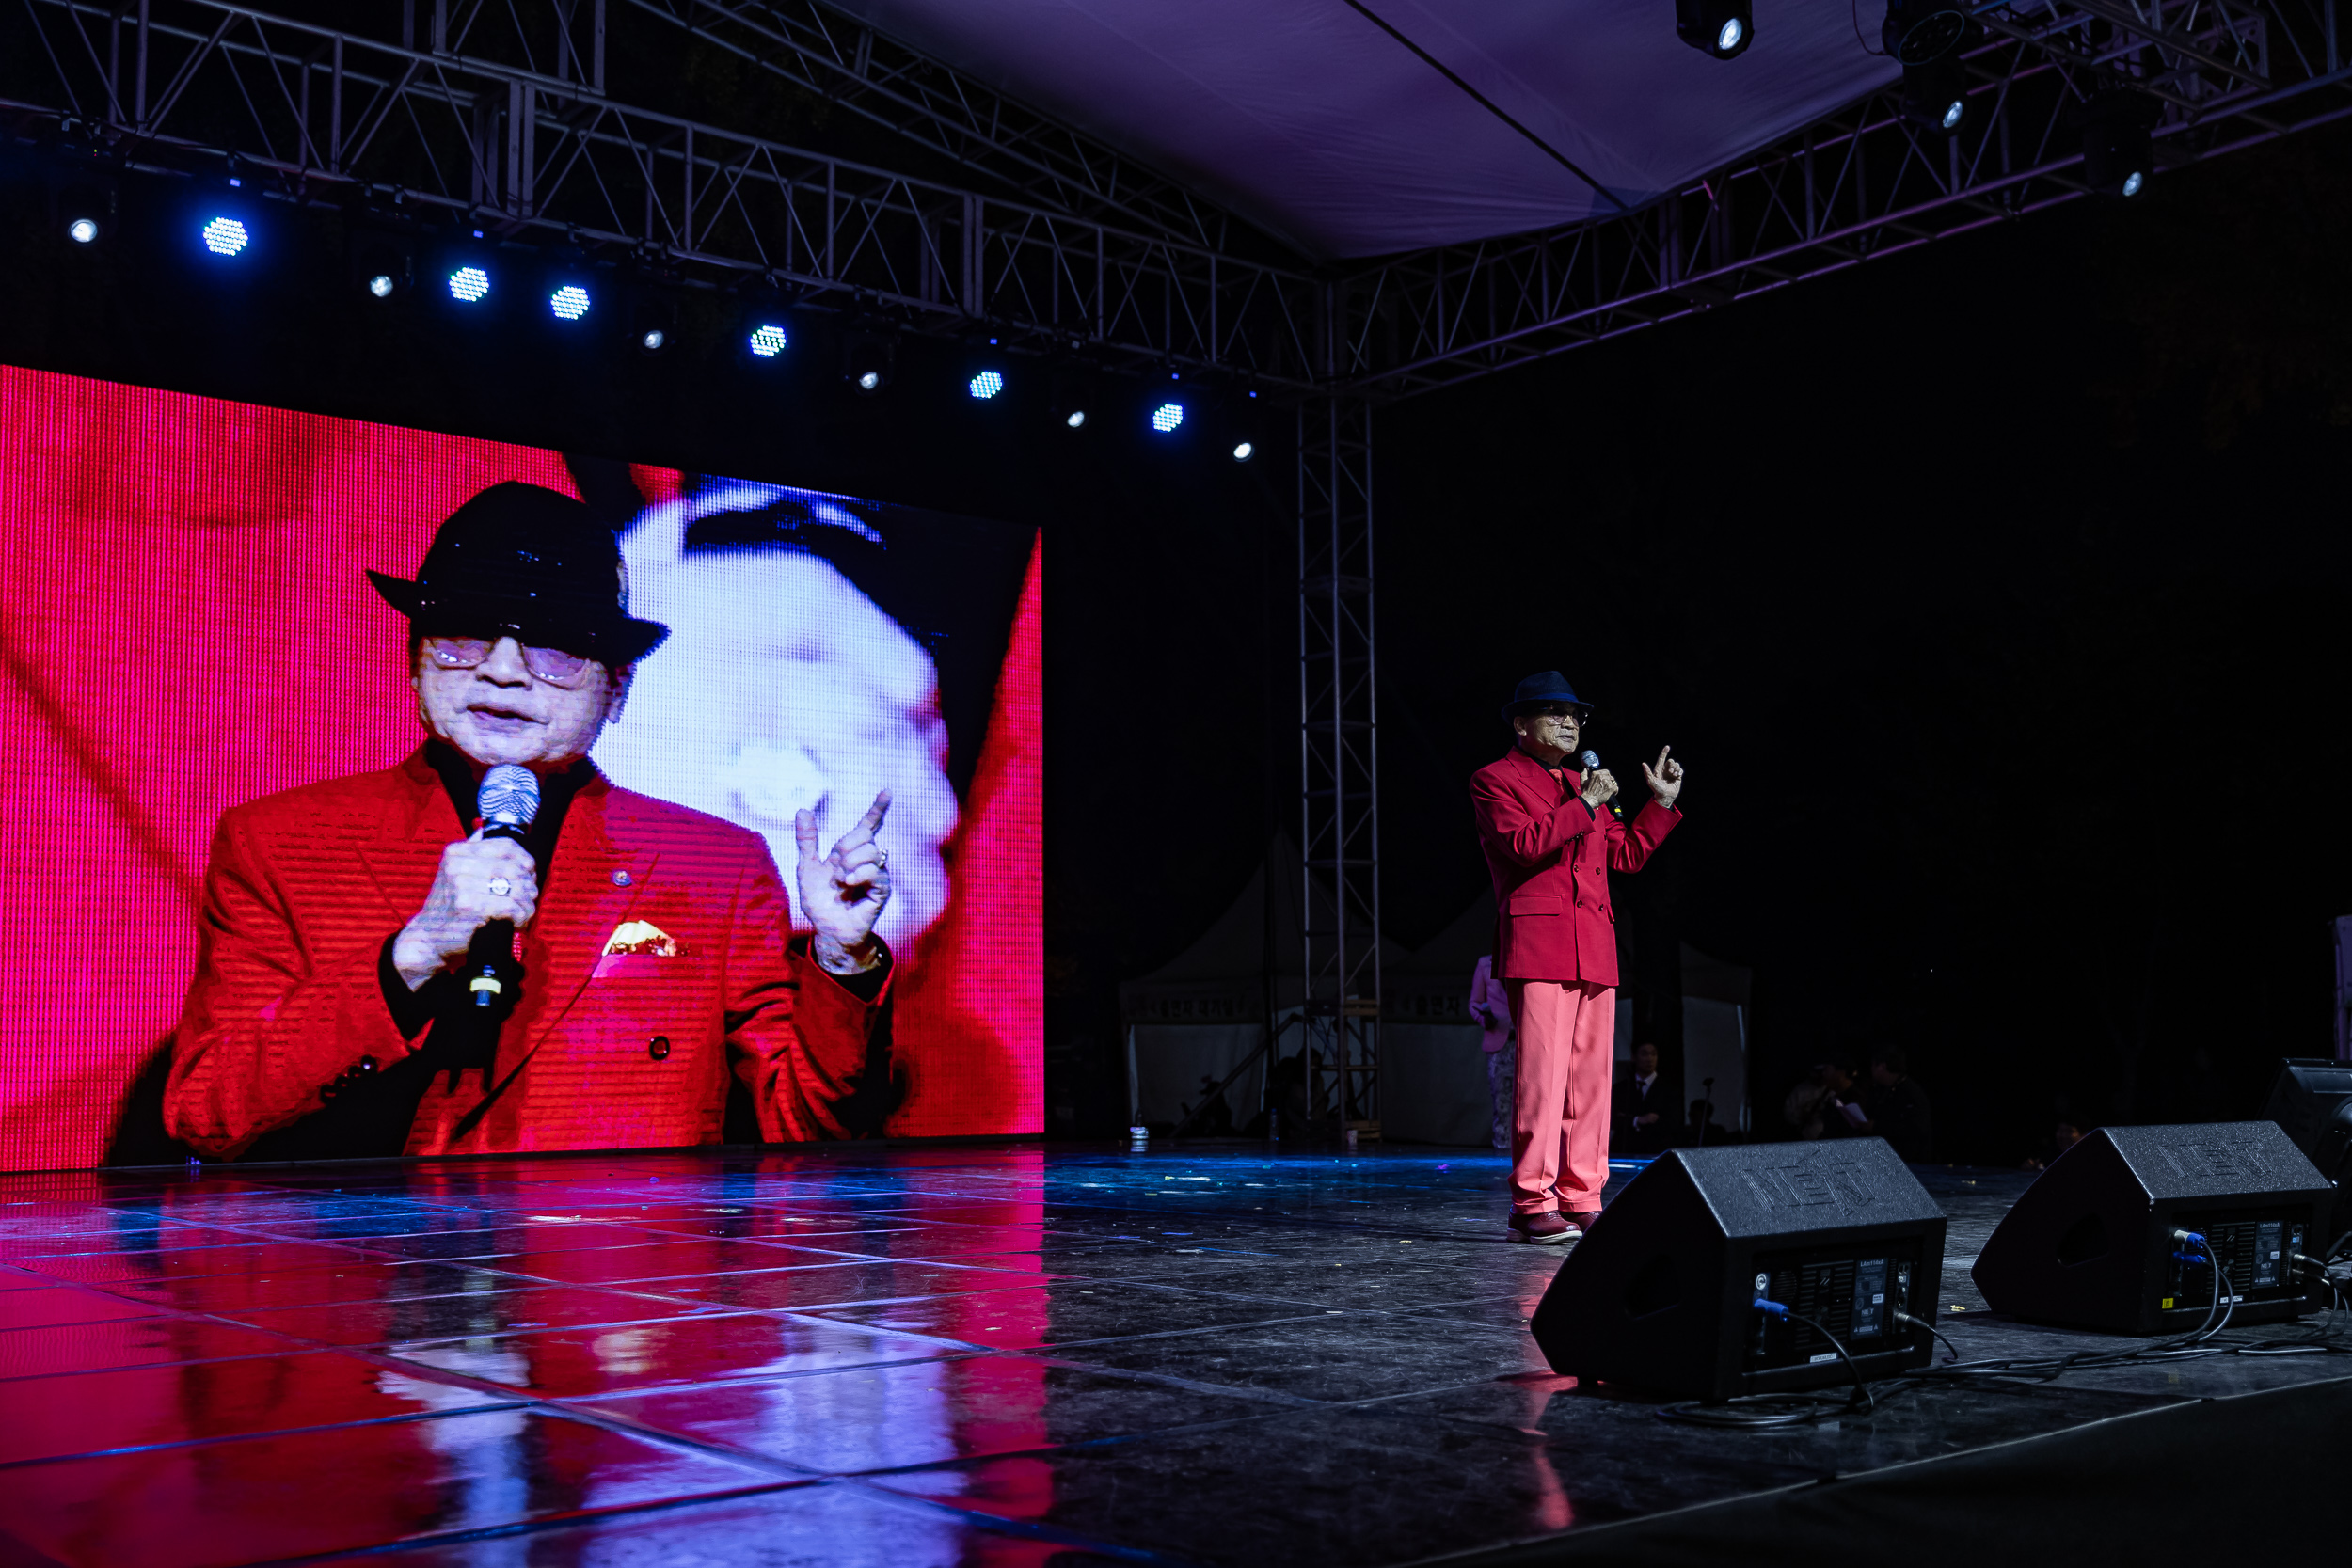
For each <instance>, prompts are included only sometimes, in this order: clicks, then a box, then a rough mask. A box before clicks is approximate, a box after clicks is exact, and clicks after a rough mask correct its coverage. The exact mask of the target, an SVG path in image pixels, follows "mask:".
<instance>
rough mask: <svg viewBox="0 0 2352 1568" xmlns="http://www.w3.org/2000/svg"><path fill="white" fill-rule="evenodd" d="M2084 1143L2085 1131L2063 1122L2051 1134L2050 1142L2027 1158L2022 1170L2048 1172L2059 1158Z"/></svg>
mask: <svg viewBox="0 0 2352 1568" xmlns="http://www.w3.org/2000/svg"><path fill="white" fill-rule="evenodd" d="M2082 1141H2083V1130H2082V1129H2081V1128H2079V1127H2077V1126H2075V1125H2074V1123H2073V1122H2071V1121H2061V1122H2059V1123H2058V1127H2057V1128H2056V1129H2055V1130H2054V1131H2053V1132H2051V1134H2050V1141H2049V1142H2047V1143H2045V1144H2043V1145H2042V1148H2040V1149H2039V1150H2038V1151H2036V1152H2035V1153H2033V1154H2030V1155H2027V1156H2026V1163H2025V1164H2022V1165H2020V1166H2019V1167H2018V1169H2020V1170H2047V1169H2049V1168H2050V1165H2051V1164H2052V1163H2054V1162H2055V1161H2056V1160H2057V1159H2058V1156H2059V1155H2061V1154H2063V1153H2065V1152H2066V1151H2067V1150H2068V1149H2070V1148H2074V1146H2075V1145H2076V1144H2078V1143H2080V1142H2082Z"/></svg>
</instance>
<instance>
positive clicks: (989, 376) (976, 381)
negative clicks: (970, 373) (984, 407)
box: [964, 371, 1005, 403]
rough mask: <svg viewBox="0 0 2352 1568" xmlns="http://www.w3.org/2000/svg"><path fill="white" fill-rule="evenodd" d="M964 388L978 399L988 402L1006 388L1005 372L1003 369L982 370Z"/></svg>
mask: <svg viewBox="0 0 2352 1568" xmlns="http://www.w3.org/2000/svg"><path fill="white" fill-rule="evenodd" d="M964 389H965V390H966V391H968V392H970V393H971V394H972V395H973V397H975V398H976V399H977V400H978V401H980V402H982V403H986V402H987V401H988V400H989V399H991V398H993V397H994V396H995V395H996V394H997V393H999V392H1001V391H1003V390H1004V389H1005V377H1004V372H1001V371H982V372H980V373H979V374H977V375H976V376H974V377H973V378H972V379H971V380H970V381H969V382H967V383H965V386H964Z"/></svg>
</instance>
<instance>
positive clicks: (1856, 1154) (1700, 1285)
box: [1530, 1138, 1944, 1400]
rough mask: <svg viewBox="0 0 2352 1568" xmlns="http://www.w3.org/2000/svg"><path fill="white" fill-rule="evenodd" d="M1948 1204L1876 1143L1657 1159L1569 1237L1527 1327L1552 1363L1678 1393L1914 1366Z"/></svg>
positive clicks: (1788, 1387) (1816, 1381)
mask: <svg viewBox="0 0 2352 1568" xmlns="http://www.w3.org/2000/svg"><path fill="white" fill-rule="evenodd" d="M1943 1267H1944V1212H1943V1210H1941V1209H1939V1208H1937V1207H1936V1204H1935V1200H1934V1199H1933V1198H1931V1197H1930V1196H1928V1193H1927V1189H1926V1188H1924V1187H1922V1186H1920V1185H1919V1179H1918V1178H1917V1177H1915V1176H1914V1175H1912V1174H1911V1172H1910V1171H1909V1170H1908V1169H1907V1168H1905V1166H1904V1164H1903V1163H1902V1162H1901V1161H1900V1160H1899V1159H1897V1158H1896V1157H1895V1151H1894V1150H1893V1149H1891V1148H1887V1146H1886V1144H1885V1142H1884V1141H1883V1140H1882V1139H1879V1138H1840V1139H1836V1140H1833V1141H1830V1142H1827V1143H1809V1144H1745V1145H1736V1146H1732V1147H1729V1148H1684V1149H1677V1150H1675V1151H1673V1152H1672V1153H1668V1154H1661V1155H1660V1156H1659V1157H1658V1158H1657V1159H1656V1160H1654V1161H1652V1162H1651V1163H1650V1165H1649V1168H1648V1169H1646V1170H1645V1171H1643V1172H1642V1174H1641V1175H1639V1176H1637V1177H1635V1178H1634V1179H1633V1180H1631V1181H1630V1182H1629V1183H1628V1184H1627V1186H1626V1189H1625V1191H1624V1192H1622V1193H1620V1194H1618V1195H1617V1198H1616V1200H1615V1201H1614V1202H1613V1203H1611V1204H1610V1205H1609V1207H1608V1209H1607V1210H1605V1211H1604V1212H1602V1214H1601V1216H1600V1218H1599V1219H1598V1220H1597V1221H1595V1222H1594V1225H1593V1227H1592V1229H1591V1230H1590V1231H1588V1232H1586V1234H1585V1236H1584V1239H1583V1240H1582V1241H1581V1242H1579V1243H1576V1247H1575V1249H1574V1250H1573V1251H1571V1252H1570V1253H1569V1254H1568V1256H1567V1258H1566V1259H1565V1261H1564V1262H1562V1264H1561V1265H1560V1272H1559V1273H1558V1274H1557V1275H1554V1276H1553V1278H1552V1281H1551V1288H1550V1289H1549V1291H1545V1292H1544V1299H1543V1302H1542V1304H1541V1305H1540V1306H1538V1307H1536V1308H1535V1316H1534V1320H1533V1322H1532V1323H1531V1325H1530V1326H1531V1327H1532V1328H1533V1329H1534V1335H1535V1343H1536V1344H1537V1346H1538V1347H1540V1348H1541V1349H1542V1351H1543V1353H1544V1358H1545V1359H1546V1360H1548V1361H1549V1362H1550V1363H1551V1370H1553V1371H1555V1372H1559V1373H1561V1374H1562V1375H1564V1376H1568V1377H1574V1378H1577V1379H1579V1380H1580V1381H1585V1380H1598V1381H1600V1382H1603V1383H1622V1384H1626V1385H1628V1386H1633V1387H1639V1388H1646V1389H1651V1390H1655V1391H1657V1392H1659V1393H1664V1394H1673V1395H1677V1396H1680V1397H1683V1398H1687V1399H1701V1400H1724V1399H1730V1398H1732V1397H1734V1396H1736V1395H1740V1394H1765V1393H1782V1392H1791V1391H1795V1390H1798V1389H1804V1388H1818V1387H1823V1386H1830V1385H1833V1384H1837V1383H1844V1382H1851V1380H1852V1377H1853V1373H1852V1372H1851V1371H1849V1370H1847V1369H1846V1366H1845V1364H1844V1362H1843V1361H1842V1360H1841V1359H1840V1358H1839V1356H1838V1354H1837V1352H1836V1350H1835V1349H1833V1348H1832V1347H1831V1345H1830V1342H1829V1340H1828V1339H1827V1338H1823V1336H1822V1335H1821V1334H1820V1332H1818V1331H1817V1330H1815V1329H1813V1328H1811V1327H1808V1326H1806V1325H1804V1324H1803V1323H1796V1322H1793V1321H1791V1320H1788V1319H1782V1318H1775V1317H1768V1316H1767V1315H1766V1314H1764V1313H1761V1312H1758V1311H1757V1310H1756V1307H1755V1305H1754V1303H1755V1302H1756V1298H1757V1297H1759V1296H1761V1297H1764V1298H1765V1299H1767V1300H1771V1301H1776V1302H1780V1303H1782V1304H1784V1305H1785V1306H1787V1307H1789V1308H1790V1309H1791V1310H1792V1311H1794V1312H1796V1313H1797V1314H1799V1315H1801V1316H1803V1317H1806V1318H1810V1319H1812V1320H1813V1321H1814V1323H1819V1324H1820V1325H1821V1327H1822V1328H1826V1329H1827V1330H1828V1331H1829V1332H1830V1333H1831V1334H1834V1335H1836V1337H1837V1338H1838V1339H1839V1340H1840V1341H1841V1342H1843V1343H1844V1345H1845V1346H1846V1349H1847V1351H1848V1353H1849V1354H1851V1355H1852V1356H1853V1358H1854V1364H1855V1365H1856V1366H1857V1367H1858V1368H1859V1369H1860V1370H1861V1371H1862V1375H1863V1376H1865V1377H1866V1378H1868V1377H1891V1376H1893V1375H1895V1374H1896V1373H1898V1372H1901V1371H1906V1370H1910V1369H1912V1368H1915V1367H1920V1366H1924V1365H1925V1364H1926V1363H1927V1359H1928V1356H1929V1354H1930V1344H1929V1340H1928V1336H1927V1334H1926V1333H1925V1331H1923V1330H1918V1329H1914V1328H1912V1327H1910V1326H1909V1325H1907V1324H1904V1323H1899V1322H1898V1321H1897V1320H1896V1318H1895V1316H1894V1309H1895V1308H1896V1307H1901V1308H1902V1309H1903V1310H1904V1311H1906V1312H1908V1313H1909V1314H1911V1315H1912V1316H1914V1317H1916V1318H1921V1319H1931V1318H1932V1317H1933V1316H1934V1314H1935V1302H1936V1294H1937V1289H1938V1286H1939V1284H1940V1275H1941V1274H1942V1271H1943Z"/></svg>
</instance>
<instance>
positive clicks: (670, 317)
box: [621, 270, 678, 359]
mask: <svg viewBox="0 0 2352 1568" xmlns="http://www.w3.org/2000/svg"><path fill="white" fill-rule="evenodd" d="M670 281H671V279H670V277H668V275H666V274H660V273H649V272H645V271H642V270H641V271H640V272H638V273H637V274H636V275H635V276H633V277H629V279H628V282H627V283H626V285H625V286H624V288H623V291H622V294H621V304H622V307H623V309H626V310H627V311H628V341H630V342H632V343H635V344H636V345H637V352H638V353H640V354H642V355H644V356H645V357H647V358H648V359H650V358H652V357H654V356H657V355H660V354H662V353H665V352H667V351H668V349H669V347H670V345H671V344H673V343H675V342H676V341H677V319H678V309H677V294H676V293H675V290H674V289H673V288H671V287H669V284H670Z"/></svg>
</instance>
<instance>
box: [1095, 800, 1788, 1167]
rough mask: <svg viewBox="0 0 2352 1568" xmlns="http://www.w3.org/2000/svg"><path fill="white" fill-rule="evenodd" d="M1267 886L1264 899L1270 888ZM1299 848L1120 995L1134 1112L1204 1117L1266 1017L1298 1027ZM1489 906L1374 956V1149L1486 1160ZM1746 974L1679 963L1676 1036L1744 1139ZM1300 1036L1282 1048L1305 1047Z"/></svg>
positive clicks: (1723, 1117) (1697, 1078) (1301, 989)
mask: <svg viewBox="0 0 2352 1568" xmlns="http://www.w3.org/2000/svg"><path fill="white" fill-rule="evenodd" d="M1269 867H1271V868H1272V870H1273V873H1274V881H1273V885H1272V887H1271V888H1270V889H1269V887H1268V885H1267V882H1266V873H1267V870H1268V868H1269ZM1302 876H1303V872H1302V868H1301V866H1300V863H1299V857H1298V848H1297V846H1296V845H1295V844H1294V843H1292V842H1291V839H1290V838H1289V836H1288V835H1287V834H1282V833H1277V834H1276V835H1275V837H1274V839H1273V841H1272V842H1271V843H1270V844H1269V845H1268V846H1267V847H1266V858H1265V860H1264V862H1263V863H1261V864H1260V865H1259V867H1258V869H1257V870H1255V871H1253V872H1252V873H1250V877H1249V880H1248V882H1247V883H1246V884H1244V885H1243V887H1242V889H1241V891H1240V893H1239V894H1237V895H1235V896H1234V898H1233V901H1232V903H1231V904H1230V905H1228V906H1227V907H1226V910H1225V912H1224V913H1222V914H1220V915H1218V916H1217V918H1216V920H1215V921H1213V922H1211V923H1210V926H1209V928H1208V929H1207V930H1205V931H1203V932H1201V933H1200V938H1199V939H1198V940H1197V941H1195V942H1193V943H1192V945H1191V946H1189V947H1187V948H1185V949H1184V951H1183V952H1182V953H1179V954H1178V955H1177V956H1176V957H1175V958H1170V959H1169V960H1168V962H1167V963H1165V964H1162V965H1161V966H1160V967H1159V968H1158V969H1156V970H1153V971H1152V973H1151V974H1147V975H1145V976H1144V977H1143V978H1142V979H1140V980H1131V981H1129V982H1128V983H1127V984H1125V985H1123V986H1121V987H1120V1007H1121V1009H1122V1011H1123V1012H1124V1014H1125V1017H1126V1021H1127V1039H1128V1047H1129V1050H1130V1051H1131V1052H1132V1053H1133V1060H1132V1063H1131V1067H1130V1072H1129V1083H1130V1084H1131V1085H1133V1089H1132V1094H1133V1097H1134V1103H1133V1106H1132V1109H1133V1111H1134V1112H1135V1113H1136V1118H1137V1119H1138V1120H1140V1121H1142V1122H1143V1123H1145V1124H1148V1125H1156V1126H1168V1125H1171V1124H1173V1123H1175V1122H1177V1121H1180V1120H1182V1119H1183V1117H1184V1115H1185V1114H1186V1112H1188V1111H1189V1110H1190V1109H1191V1108H1192V1107H1193V1106H1195V1105H1198V1104H1199V1103H1200V1097H1201V1094H1202V1092H1203V1086H1202V1084H1201V1080H1202V1079H1203V1078H1206V1079H1208V1080H1209V1081H1210V1082H1211V1083H1213V1084H1214V1083H1218V1082H1222V1081H1223V1080H1224V1078H1225V1075H1226V1074H1227V1073H1229V1072H1231V1071H1232V1070H1233V1069H1234V1068H1236V1067H1237V1066H1239V1065H1240V1064H1241V1062H1242V1061H1243V1059H1244V1058H1246V1057H1248V1055H1249V1053H1251V1052H1252V1051H1254V1050H1256V1049H1257V1048H1258V1045H1259V1042H1260V1041H1262V1040H1263V1039H1264V1038H1265V1028H1266V1019H1267V1016H1268V1008H1269V1007H1271V1009H1272V1017H1273V1020H1274V1022H1275V1024H1276V1026H1277V1027H1278V1028H1279V1026H1280V1025H1281V1023H1282V1021H1283V1020H1285V1019H1295V1018H1296V1016H1297V1014H1298V1010H1299V1004H1300V1001H1301V999H1302V998H1303V997H1304V996H1305V994H1306V980H1305V971H1306V965H1305V962H1304V959H1303V958H1302V949H1301V946H1300V942H1299V936H1298V900H1299V895H1300V891H1301V889H1302V886H1303V883H1302V881H1301V878H1302ZM1494 924H1495V903H1494V895H1493V894H1492V893H1490V892H1482V893H1481V894H1480V895H1478V896H1477V897H1476V898H1475V899H1473V900H1471V902H1470V905H1469V907H1468V908H1466V909H1464V910H1463V911H1462V912H1461V913H1460V914H1459V915H1457V916H1455V917H1454V920H1452V921H1451V922H1449V923H1448V924H1447V926H1446V927H1445V928H1444V929H1443V930H1441V931H1439V932H1438V934H1437V935H1436V936H1435V937H1432V938H1431V939H1430V940H1429V941H1428V942H1425V943H1423V944H1422V946H1421V947H1420V948H1419V949H1418V950H1416V951H1413V952H1410V953H1407V952H1406V951H1405V949H1403V948H1402V947H1400V946H1398V945H1397V944H1396V943H1394V942H1382V943H1381V951H1380V964H1381V992H1382V1000H1383V1002H1384V1004H1385V1006H1384V1008H1383V1012H1382V1017H1381V1021H1380V1035H1379V1039H1380V1122H1381V1131H1382V1132H1383V1134H1384V1135H1385V1136H1387V1137H1390V1138H1394V1139H1398V1140H1400V1141H1403V1142H1408V1143H1433V1144H1451V1145H1468V1146H1480V1147H1483V1146H1485V1145H1486V1143H1487V1141H1488V1138H1489V1133H1490V1129H1491V1126H1492V1112H1491V1110H1490V1108H1489V1107H1490V1101H1489V1099H1488V1091H1487V1086H1486V1053H1485V1052H1484V1051H1482V1050H1481V1049H1480V1039H1479V1030H1478V1026H1477V1025H1476V1024H1475V1023H1474V1022H1471V1020H1470V1012H1469V1003H1470V971H1471V969H1472V968H1473V967H1475V966H1476V964H1477V962H1478V959H1479V958H1480V957H1481V955H1483V954H1486V953H1487V952H1489V951H1491V950H1492V947H1493V942H1494ZM1749 979H1750V976H1749V972H1748V971H1747V970H1745V969H1741V968H1740V967H1739V966H1738V965H1736V964H1727V963H1724V962H1722V961H1720V960H1718V959H1715V958H1708V956H1707V955H1705V954H1703V953H1701V952H1699V951H1698V950H1697V949H1695V948H1693V947H1692V946H1690V945H1689V944H1688V943H1685V944H1684V945H1683V948H1682V990H1683V1004H1682V1031H1683V1063H1684V1072H1685V1077H1686V1082H1688V1083H1689V1085H1691V1092H1692V1095H1693V1096H1694V1097H1695V1096H1696V1094H1697V1093H1698V1085H1699V1084H1700V1082H1701V1080H1703V1079H1706V1078H1713V1079H1714V1080H1715V1088H1714V1097H1715V1103H1716V1105H1717V1106H1718V1107H1719V1109H1718V1110H1717V1112H1716V1119H1717V1120H1718V1121H1719V1122H1722V1123H1724V1124H1725V1125H1727V1126H1735V1127H1744V1125H1745V1124H1744V1120H1743V1117H1744V1111H1745V1106H1746V1101H1747V1073H1746V1059H1747V1001H1748V987H1749ZM1299 1040H1300V1034H1299V1030H1298V1027H1297V1025H1296V1024H1295V1023H1293V1024H1292V1026H1291V1027H1290V1028H1289V1029H1288V1030H1286V1031H1284V1032H1283V1034H1282V1036H1281V1038H1280V1040H1279V1046H1280V1049H1281V1052H1282V1053H1283V1054H1285V1055H1288V1054H1291V1053H1295V1052H1296V1051H1297V1050H1298V1048H1299ZM1631 1053H1632V1009H1631V1008H1630V1007H1620V1008H1619V1009H1618V1010H1617V1056H1618V1058H1619V1059H1620V1060H1624V1059H1627V1058H1628V1057H1629V1056H1630V1055H1631ZM1264 1086H1265V1064H1264V1062H1263V1058H1262V1059H1261V1060H1260V1061H1259V1062H1258V1063H1257V1064H1255V1065H1253V1066H1251V1067H1250V1069H1248V1071H1246V1072H1244V1073H1243V1074H1242V1075H1241V1077H1240V1078H1239V1079H1237V1080H1236V1081H1235V1082H1234V1084H1233V1085H1232V1087H1231V1088H1229V1089H1228V1090H1227V1091H1226V1094H1225V1103H1226V1105H1227V1107H1228V1108H1229V1109H1231V1110H1232V1113H1233V1125H1234V1126H1235V1127H1242V1126H1247V1125H1248V1123H1249V1121H1250V1120H1251V1119H1252V1118H1253V1117H1256V1116H1257V1114H1258V1111H1259V1108H1260V1106H1261V1105H1262V1104H1263V1092H1264Z"/></svg>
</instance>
